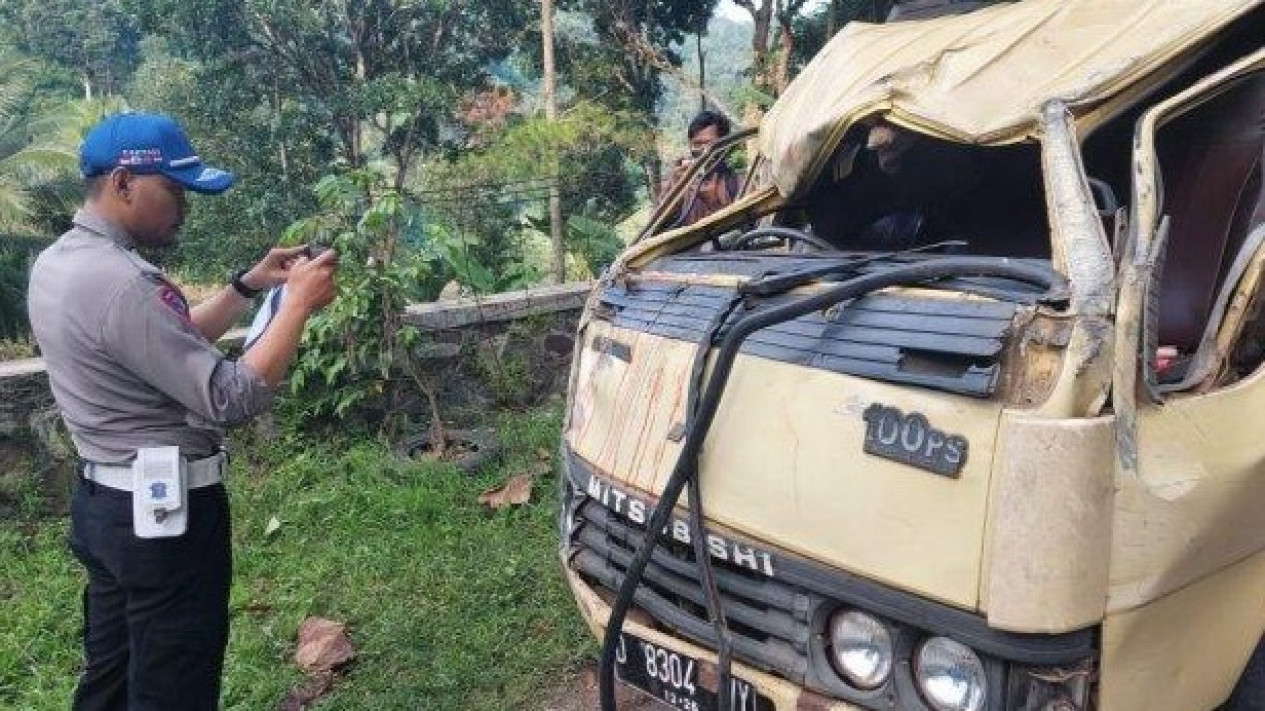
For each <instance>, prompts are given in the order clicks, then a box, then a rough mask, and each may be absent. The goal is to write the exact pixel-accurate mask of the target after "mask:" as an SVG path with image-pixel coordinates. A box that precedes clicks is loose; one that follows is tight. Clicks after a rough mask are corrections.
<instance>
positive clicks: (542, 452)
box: [536, 447, 553, 462]
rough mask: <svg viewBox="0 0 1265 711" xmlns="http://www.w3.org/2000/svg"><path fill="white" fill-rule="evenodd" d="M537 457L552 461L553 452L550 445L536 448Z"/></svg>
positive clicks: (544, 460)
mask: <svg viewBox="0 0 1265 711" xmlns="http://www.w3.org/2000/svg"><path fill="white" fill-rule="evenodd" d="M536 459H539V460H540V461H542V462H552V461H553V452H552V451H551V450H550V449H549V448H548V447H539V448H537V449H536Z"/></svg>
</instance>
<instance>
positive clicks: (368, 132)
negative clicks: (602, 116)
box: [127, 0, 534, 188]
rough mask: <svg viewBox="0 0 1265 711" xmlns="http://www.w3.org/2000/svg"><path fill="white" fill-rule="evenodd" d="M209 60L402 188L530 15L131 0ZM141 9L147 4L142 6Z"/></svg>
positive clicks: (358, 4) (367, 5)
mask: <svg viewBox="0 0 1265 711" xmlns="http://www.w3.org/2000/svg"><path fill="white" fill-rule="evenodd" d="M127 2H129V4H130V6H131V7H132V8H133V9H134V12H136V13H137V15H138V16H143V17H144V18H146V19H145V23H146V27H147V28H148V29H150V30H151V31H154V32H156V33H160V34H162V35H163V36H166V37H168V38H169V39H170V40H171V41H172V43H171V44H172V46H173V47H176V46H180V47H186V48H189V50H190V51H191V52H192V53H193V55H194V56H195V57H196V58H198V59H199V60H201V61H202V62H203V63H205V64H208V65H213V66H215V67H216V68H217V70H219V71H221V72H224V73H226V74H234V75H239V76H246V77H249V78H250V79H251V80H252V81H254V82H255V83H256V84H257V85H258V86H261V87H268V88H269V89H270V90H271V91H273V92H274V93H275V94H276V96H277V97H278V99H279V100H280V101H284V100H291V101H295V102H298V103H299V104H301V105H302V106H303V107H304V109H305V110H307V111H309V112H311V113H313V114H314V115H316V116H318V117H321V118H322V119H323V121H322V122H321V124H322V125H324V126H327V127H330V128H332V130H333V133H334V135H335V137H336V140H337V146H338V153H339V157H340V158H341V160H342V162H343V163H344V164H345V165H348V166H352V167H359V166H365V165H367V164H369V163H371V162H373V161H376V160H382V161H385V162H387V163H388V164H390V165H391V166H392V167H393V168H394V174H395V178H394V180H395V181H396V187H397V188H400V187H403V185H404V183H405V182H406V180H407V176H408V173H409V171H410V169H411V168H412V167H413V165H414V164H415V163H416V162H417V160H418V158H419V157H420V155H422V152H423V151H425V150H426V149H427V148H431V147H435V146H437V145H438V144H439V143H440V142H441V139H442V137H443V136H445V135H453V134H452V129H453V128H454V126H453V123H454V122H453V120H452V118H453V117H452V111H451V109H452V107H453V106H455V105H456V103H457V100H458V98H459V97H460V96H462V95H464V94H466V93H468V92H471V91H475V90H478V89H482V88H486V87H487V86H489V85H490V83H491V77H490V67H491V66H492V65H493V64H494V63H495V62H496V61H498V60H500V59H502V58H504V57H506V56H507V55H508V54H509V53H510V51H511V50H512V48H513V46H514V44H515V43H514V42H512V41H507V38H515V37H517V36H518V35H519V34H520V33H521V32H522V29H523V28H524V27H526V26H528V20H529V18H530V17H531V10H532V9H533V7H534V3H531V2H529V1H528V0H502V1H500V2H479V3H455V2H451V1H450V0H322V1H320V2H311V1H310V0H211V2H210V3H209V4H210V5H211V7H208V6H207V3H202V4H191V3H187V2H184V0H127ZM142 11H143V12H142Z"/></svg>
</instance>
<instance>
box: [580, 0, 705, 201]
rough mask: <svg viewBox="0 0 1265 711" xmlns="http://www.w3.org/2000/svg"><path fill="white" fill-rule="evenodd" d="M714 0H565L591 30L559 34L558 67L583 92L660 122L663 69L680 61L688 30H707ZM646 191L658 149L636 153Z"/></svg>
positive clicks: (656, 178)
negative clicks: (583, 33) (560, 67)
mask: <svg viewBox="0 0 1265 711" xmlns="http://www.w3.org/2000/svg"><path fill="white" fill-rule="evenodd" d="M716 3H717V0H650V1H646V0H615V1H610V0H569V1H568V2H567V3H566V4H565V5H564V7H568V8H570V9H572V10H575V11H578V12H580V13H582V14H583V15H584V16H585V17H587V18H588V19H589V21H590V23H591V24H590V29H591V34H590V35H588V36H571V37H564V38H560V47H561V52H560V54H561V56H562V58H563V62H562V69H563V71H564V73H565V75H566V77H567V79H568V83H569V84H570V85H571V86H572V87H573V88H574V89H575V90H576V91H577V92H578V93H580V94H581V95H582V96H586V97H592V99H593V101H595V102H597V103H600V104H603V105H605V106H608V107H610V108H611V109H613V110H614V111H617V112H623V113H624V114H625V115H628V116H635V117H636V118H637V120H638V121H639V122H640V123H641V125H642V126H643V127H644V129H646V130H650V131H654V130H655V129H656V128H657V126H658V114H657V111H656V109H657V108H658V103H659V100H660V98H661V97H662V94H663V83H662V81H661V77H662V74H663V72H664V70H665V69H676V68H679V67H680V66H681V54H680V47H681V46H682V44H683V43H684V42H685V40H686V38H687V36H689V35H691V34H699V33H705V32H706V31H707V21H708V19H709V18H710V17H711V16H712V13H713V11H714V10H715V7H716ZM638 158H639V159H640V162H641V164H642V169H643V171H644V173H645V176H646V186H647V188H648V191H650V192H653V191H654V190H655V189H656V188H657V187H658V185H659V182H660V178H661V173H662V167H661V165H660V160H659V156H658V152H657V151H647V152H645V153H644V154H642V155H641V156H638Z"/></svg>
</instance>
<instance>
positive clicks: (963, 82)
mask: <svg viewBox="0 0 1265 711" xmlns="http://www.w3.org/2000/svg"><path fill="white" fill-rule="evenodd" d="M1262 2H1265V0H1251V1H1247V2H1245V1H1244V0H1025V1H1024V2H1018V3H1006V4H1001V5H996V6H994V7H990V8H986V9H984V10H980V11H978V12H974V13H971V14H967V15H958V16H951V17H942V18H937V19H933V20H927V21H914V22H901V23H894V24H887V25H871V24H865V23H857V22H854V23H851V24H849V25H847V26H846V27H845V28H844V29H843V30H842V31H840V32H839V34H837V35H836V36H835V37H834V39H833V40H831V41H830V43H828V44H827V45H826V47H825V48H824V49H823V50H822V51H821V52H820V53H819V54H818V55H817V56H816V57H815V58H814V59H813V61H812V62H810V63H809V64H808V66H807V67H805V69H804V71H803V72H801V73H800V74H799V76H798V77H796V79H795V80H794V81H793V82H792V83H791V85H790V86H789V87H788V88H787V90H786V92H785V93H784V94H783V95H782V97H781V98H780V99H778V101H777V103H776V104H774V106H773V108H772V109H771V110H770V112H769V114H768V116H767V117H766V118H765V120H764V121H763V122H762V125H761V129H760V136H759V147H760V153H761V154H762V155H764V156H765V157H766V158H767V159H768V160H769V161H770V168H771V171H772V178H773V182H774V183H775V184H776V185H777V187H778V190H779V192H781V193H782V194H783V195H786V196H791V195H796V194H798V193H799V192H800V191H801V190H803V189H805V188H806V187H807V185H808V184H809V183H811V181H812V180H813V178H815V177H816V174H817V172H818V171H819V169H820V166H821V165H822V164H823V162H824V161H825V159H826V157H827V156H828V155H829V154H830V153H831V152H832V151H833V150H834V148H835V147H836V145H837V144H838V142H839V140H841V138H842V136H843V133H844V131H845V130H846V129H847V128H848V127H849V126H851V125H852V124H853V123H854V122H856V121H857V120H858V119H860V118H862V117H865V116H867V115H871V114H874V113H880V112H881V113H885V114H886V116H887V118H888V120H890V121H893V122H895V123H899V124H902V125H904V126H906V127H908V128H911V129H914V130H918V131H921V132H923V133H927V134H930V135H934V136H938V137H941V138H944V139H947V140H952V141H957V142H962V143H977V144H1005V143H1014V142H1017V141H1022V140H1024V139H1027V138H1030V137H1032V136H1033V135H1035V133H1036V132H1037V130H1038V126H1039V123H1040V115H1041V109H1042V107H1043V106H1046V105H1047V104H1049V103H1050V102H1052V101H1058V102H1061V103H1063V104H1064V105H1066V106H1067V107H1068V108H1069V109H1070V110H1072V111H1073V113H1074V114H1076V115H1077V117H1078V120H1079V122H1080V123H1081V124H1082V126H1086V125H1088V126H1089V127H1092V126H1093V125H1097V123H1099V122H1101V121H1104V120H1106V119H1107V118H1110V116H1111V114H1112V112H1111V111H1096V110H1095V109H1096V108H1098V107H1100V106H1103V105H1105V104H1110V103H1111V102H1109V101H1105V100H1108V99H1111V98H1113V97H1122V98H1125V99H1127V98H1128V94H1129V92H1127V91H1125V90H1126V89H1128V88H1129V87H1131V86H1132V85H1134V84H1137V83H1139V82H1140V81H1141V80H1143V79H1144V78H1146V77H1150V76H1152V75H1154V74H1156V73H1157V70H1159V69H1161V68H1163V67H1166V66H1168V65H1171V63H1172V62H1173V60H1175V59H1180V58H1181V57H1183V56H1184V55H1186V54H1189V53H1191V52H1192V50H1195V49H1196V48H1198V47H1199V46H1201V44H1202V43H1203V42H1204V41H1205V40H1207V39H1209V38H1210V37H1212V36H1214V35H1215V34H1217V33H1218V32H1219V31H1220V30H1221V29H1222V28H1224V27H1226V26H1227V25H1229V24H1231V23H1233V22H1234V20H1236V19H1237V18H1239V17H1242V16H1243V15H1245V14H1246V13H1248V12H1250V11H1251V10H1252V9H1253V8H1255V7H1257V6H1259V5H1261V4H1262Z"/></svg>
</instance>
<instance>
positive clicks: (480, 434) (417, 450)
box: [395, 428, 501, 474]
mask: <svg viewBox="0 0 1265 711" xmlns="http://www.w3.org/2000/svg"><path fill="white" fill-rule="evenodd" d="M444 434H445V435H446V437H447V441H446V443H445V444H446V447H445V448H455V449H457V450H459V451H458V454H456V455H455V456H452V457H450V458H445V459H444V461H446V462H451V463H452V464H453V465H455V466H456V467H457V468H458V469H460V470H461V471H462V472H464V473H466V474H473V473H474V472H476V471H478V470H479V468H480V467H482V466H483V465H485V464H488V463H490V462H492V461H494V460H495V459H496V458H497V457H498V456H500V454H501V440H500V437H498V436H497V434H496V430H493V429H491V428H482V429H477V430H447V431H446V432H444ZM434 449H435V446H434V440H433V439H432V437H431V432H430V429H429V428H428V429H427V430H425V431H424V432H419V433H417V434H415V435H413V436H411V437H407V438H405V439H404V440H403V441H401V442H400V443H399V444H398V445H396V447H395V454H396V456H398V457H401V458H403V459H409V460H417V459H421V458H423V457H425V456H426V453H427V452H432V451H434Z"/></svg>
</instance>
